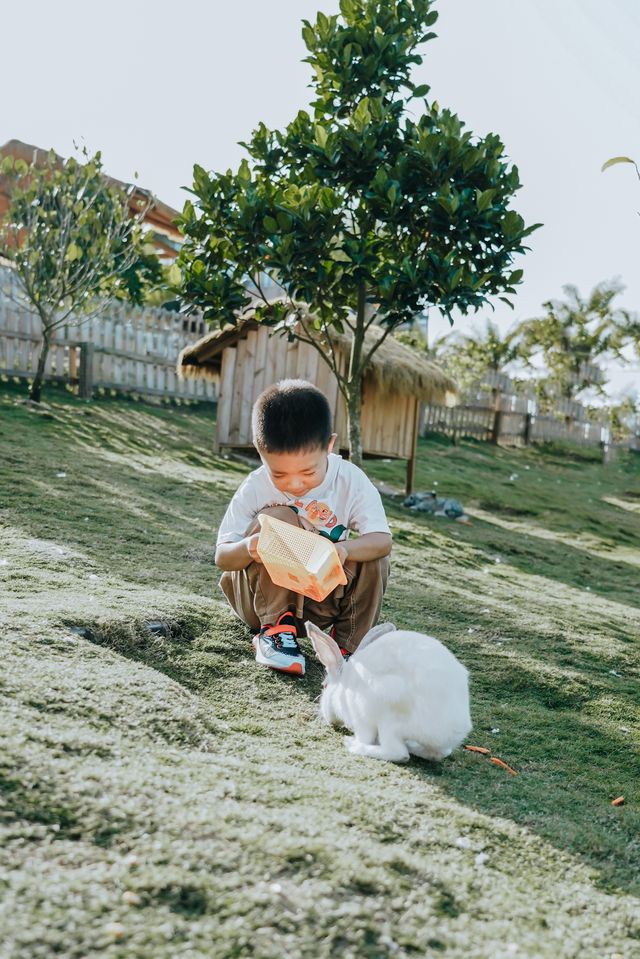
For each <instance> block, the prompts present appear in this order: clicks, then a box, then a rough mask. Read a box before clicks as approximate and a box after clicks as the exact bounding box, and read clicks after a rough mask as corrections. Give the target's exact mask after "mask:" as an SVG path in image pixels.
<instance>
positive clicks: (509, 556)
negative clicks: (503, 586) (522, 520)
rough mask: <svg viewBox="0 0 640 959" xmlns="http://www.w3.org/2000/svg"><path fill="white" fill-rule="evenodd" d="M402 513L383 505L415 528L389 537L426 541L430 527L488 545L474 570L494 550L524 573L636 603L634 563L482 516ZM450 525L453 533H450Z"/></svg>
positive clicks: (638, 576) (639, 601)
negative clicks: (468, 522)
mask: <svg viewBox="0 0 640 959" xmlns="http://www.w3.org/2000/svg"><path fill="white" fill-rule="evenodd" d="M408 512H409V511H402V510H401V509H400V508H398V507H394V506H391V507H390V508H388V514H389V515H390V516H393V517H395V518H397V519H398V520H403V521H405V522H411V523H412V524H415V526H416V527H417V530H416V531H415V532H413V531H405V530H402V529H400V530H396V531H394V542H397V543H402V544H405V545H408V546H415V547H419V546H421V545H423V546H427V545H429V537H430V533H431V532H432V531H434V530H435V531H437V532H438V533H439V534H440V535H442V536H443V537H445V538H446V539H447V540H448V541H449V542H450V543H451V544H452V545H454V544H455V545H456V546H459V545H460V543H466V544H468V545H469V546H472V547H475V548H476V550H480V551H482V550H491V554H492V555H491V556H487V555H486V554H483V553H482V552H478V553H477V555H476V556H475V557H474V561H473V562H472V565H474V566H475V567H476V568H478V569H479V568H481V567H483V566H486V565H487V563H490V562H492V561H493V557H494V556H495V555H497V556H498V557H499V558H500V560H501V562H503V563H508V564H509V565H511V566H514V567H515V568H516V569H519V570H521V571H522V572H523V573H526V574H527V575H531V574H534V575H536V576H539V577H546V578H547V579H550V580H554V581H556V582H559V583H564V584H565V585H566V586H571V587H573V588H574V589H585V587H587V586H588V588H589V591H590V592H592V593H594V594H596V595H599V596H602V597H603V598H605V599H610V600H612V601H613V602H618V603H624V604H626V605H628V606H633V607H636V608H640V566H632V565H630V564H628V563H625V562H621V561H619V560H616V559H611V560H608V559H604V558H603V557H601V556H598V555H596V554H594V553H590V552H588V551H587V550H586V549H584V548H583V547H580V546H571V545H569V544H567V543H564V542H560V543H558V542H554V541H553V540H550V539H542V538H540V537H537V536H535V535H530V534H527V533H523V532H522V531H520V530H519V531H517V532H514V531H513V530H509V529H502V528H501V527H499V526H497V525H494V524H492V523H491V522H485V521H483V520H475V521H474V525H473V526H472V527H465V526H462V525H461V524H456V526H455V527H452V526H451V524H450V523H448V521H446V520H442V519H428V518H426V517H424V516H421V515H420V514H419V513H415V512H413V511H411V512H410V514H409V516H407V513H408ZM436 523H437V524H438V525H437V526H436V525H435V524H436ZM445 523H447V525H446V526H445V525H444V524H445ZM454 529H455V531H456V534H457V535H454V532H453V530H454ZM421 532H422V542H421V536H420V533H421Z"/></svg>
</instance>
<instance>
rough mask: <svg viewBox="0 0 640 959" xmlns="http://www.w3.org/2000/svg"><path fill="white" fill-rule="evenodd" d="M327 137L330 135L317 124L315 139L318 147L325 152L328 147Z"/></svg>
mask: <svg viewBox="0 0 640 959" xmlns="http://www.w3.org/2000/svg"><path fill="white" fill-rule="evenodd" d="M327 136H328V134H327V131H326V130H325V128H324V127H323V126H321V125H320V124H319V123H317V124H316V126H315V129H314V139H315V141H316V143H317V144H318V146H319V147H322V149H323V150H324V148H325V147H326V145H327Z"/></svg>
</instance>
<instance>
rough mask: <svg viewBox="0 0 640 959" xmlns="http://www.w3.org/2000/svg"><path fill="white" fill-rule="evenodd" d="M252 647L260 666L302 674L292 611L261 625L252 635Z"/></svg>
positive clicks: (301, 656) (301, 658) (302, 663)
mask: <svg viewBox="0 0 640 959" xmlns="http://www.w3.org/2000/svg"><path fill="white" fill-rule="evenodd" d="M253 648H254V649H255V651H256V663H258V664H259V665H260V666H268V667H269V668H270V669H277V670H278V671H279V672H281V673H294V674H296V675H298V676H304V667H305V663H304V656H303V655H302V653H301V652H300V647H299V646H298V639H297V632H296V621H295V618H294V615H293V613H291V612H286V613H282V615H281V616H279V617H278V619H277V620H276V622H275V623H274V625H273V626H270V625H269V624H267V625H265V626H262V627H261V628H260V632H259V633H258V634H257V635H256V636H254V637H253Z"/></svg>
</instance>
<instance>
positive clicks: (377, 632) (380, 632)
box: [356, 623, 396, 653]
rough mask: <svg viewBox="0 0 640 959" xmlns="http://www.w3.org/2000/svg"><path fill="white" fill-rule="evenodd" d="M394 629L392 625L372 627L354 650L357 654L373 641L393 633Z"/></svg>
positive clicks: (381, 624)
mask: <svg viewBox="0 0 640 959" xmlns="http://www.w3.org/2000/svg"><path fill="white" fill-rule="evenodd" d="M395 632H396V627H395V626H394V625H393V623H379V624H378V625H377V626H373V627H372V628H371V629H370V630H369V632H368V633H365V635H364V636H363V637H362V639H361V640H360V644H359V646H358V648H357V650H356V652H357V653H359V652H360V651H361V650H363V649H364V648H365V647H366V646H368V645H369V643H372V642H373V641H374V640H375V639H379V638H380V637H381V636H384V634H385V633H395Z"/></svg>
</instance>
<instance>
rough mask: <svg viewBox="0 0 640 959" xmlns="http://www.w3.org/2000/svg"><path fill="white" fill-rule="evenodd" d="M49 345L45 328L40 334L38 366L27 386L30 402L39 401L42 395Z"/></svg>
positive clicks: (48, 336)
mask: <svg viewBox="0 0 640 959" xmlns="http://www.w3.org/2000/svg"><path fill="white" fill-rule="evenodd" d="M49 346H50V332H49V330H47V329H46V328H45V330H44V332H43V334H42V349H41V350H40V356H39V357H38V368H37V370H36V375H35V376H34V378H33V380H32V382H31V387H30V388H29V399H30V400H31V402H32V403H39V402H40V397H41V395H42V384H43V382H44V367H45V364H46V362H47V356H48V354H49Z"/></svg>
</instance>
